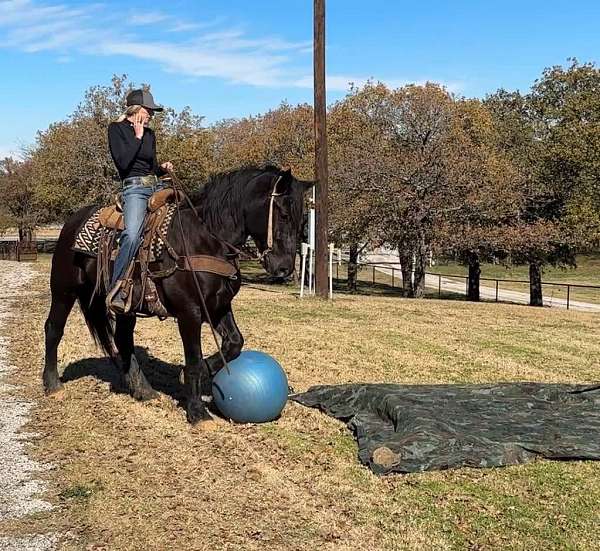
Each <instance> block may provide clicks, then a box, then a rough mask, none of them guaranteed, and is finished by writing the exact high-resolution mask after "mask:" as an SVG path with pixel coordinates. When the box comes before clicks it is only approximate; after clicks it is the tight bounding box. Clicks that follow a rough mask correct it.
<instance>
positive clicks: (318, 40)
mask: <svg viewBox="0 0 600 551" xmlns="http://www.w3.org/2000/svg"><path fill="white" fill-rule="evenodd" d="M314 19H315V22H314V91H315V104H314V114H315V177H316V180H317V183H316V205H315V210H316V228H315V291H316V294H317V296H320V297H322V298H327V297H328V294H329V285H328V281H327V279H328V278H327V275H328V274H327V268H328V261H327V253H328V249H329V238H328V216H327V212H328V198H327V195H328V183H327V111H326V103H327V98H326V93H325V0H314Z"/></svg>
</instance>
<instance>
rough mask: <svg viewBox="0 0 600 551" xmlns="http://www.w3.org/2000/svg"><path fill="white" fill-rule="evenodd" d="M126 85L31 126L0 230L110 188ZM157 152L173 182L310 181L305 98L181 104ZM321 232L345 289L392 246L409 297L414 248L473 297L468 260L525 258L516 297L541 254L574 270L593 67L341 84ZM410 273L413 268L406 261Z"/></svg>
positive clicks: (120, 81)
mask: <svg viewBox="0 0 600 551" xmlns="http://www.w3.org/2000/svg"><path fill="white" fill-rule="evenodd" d="M133 87H134V85H133V83H132V82H130V81H129V80H128V78H127V76H126V75H121V76H117V75H115V76H114V77H113V78H112V81H111V84H110V85H108V86H100V85H99V86H94V87H92V88H90V89H88V90H87V91H86V93H85V95H84V97H83V99H82V101H81V103H80V104H79V105H78V107H77V108H76V109H75V111H74V112H73V113H72V114H71V115H70V116H69V117H68V118H66V119H65V120H63V121H59V122H57V123H54V124H52V125H50V127H49V128H47V129H46V130H42V131H39V132H38V134H37V137H36V141H35V143H34V144H33V145H32V146H31V147H29V148H28V149H26V150H25V151H23V155H22V159H20V160H15V159H12V158H7V159H4V160H2V161H0V197H2V199H3V200H2V203H1V204H0V232H1V231H2V228H7V227H17V228H18V231H19V236H20V238H22V239H27V237H28V236H29V237H31V235H32V233H33V231H34V230H35V228H36V227H37V226H39V225H42V224H47V223H57V222H58V223H60V222H62V221H64V220H65V218H66V217H67V216H68V215H69V214H70V213H72V212H73V211H75V210H76V209H78V208H80V207H82V206H84V205H87V204H91V203H106V202H109V201H110V200H111V198H112V196H113V194H114V192H115V191H116V190H117V189H118V185H119V184H118V179H117V174H116V171H115V169H114V166H113V163H112V160H111V158H110V155H109V152H108V145H107V136H106V128H107V127H108V124H109V123H110V122H111V121H112V120H115V119H116V118H117V117H118V116H119V115H120V114H121V112H122V110H123V107H122V106H123V105H124V98H125V96H126V94H127V92H128V91H129V90H130V89H132V88H133ZM153 125H154V128H155V130H156V134H157V140H158V142H159V155H160V156H161V158H164V159H169V160H171V161H172V162H173V163H174V165H175V166H176V170H177V174H178V176H179V178H180V179H181V181H182V183H183V185H184V186H185V187H186V188H187V189H188V190H193V189H195V188H197V187H199V186H201V185H202V184H203V183H204V182H205V181H206V180H207V179H208V178H209V177H210V175H211V174H215V173H218V172H224V171H228V170H233V169H236V168H241V167H244V166H248V165H253V164H255V165H261V164H266V163H272V164H277V165H280V166H290V167H291V168H292V170H293V171H294V173H295V174H296V175H297V176H298V177H300V178H303V179H312V178H313V166H314V140H313V127H312V125H313V110H312V106H310V105H308V104H300V105H295V106H292V105H289V104H288V103H285V102H284V103H282V104H280V105H279V106H278V107H277V108H274V109H272V110H270V111H268V112H266V113H264V114H261V115H256V116H249V117H243V118H237V119H225V120H222V121H219V122H217V123H214V124H212V125H208V126H205V125H203V118H202V117H201V116H199V115H197V114H195V113H193V112H192V110H191V109H190V108H188V107H186V108H184V109H183V110H182V111H180V112H176V111H175V110H173V109H165V111H164V112H163V113H157V114H156V117H155V121H154V123H153ZM328 141H329V173H330V176H329V178H330V184H329V186H330V238H331V240H332V241H334V242H335V243H336V244H337V245H338V246H342V247H345V248H347V249H348V251H349V271H348V287H349V289H350V290H355V289H356V282H357V266H358V261H359V257H360V255H361V253H362V252H364V251H366V250H369V249H372V248H375V247H381V246H386V247H388V248H391V249H394V250H397V251H398V254H399V258H400V261H401V266H402V281H403V291H404V294H405V295H406V296H409V297H419V296H422V295H423V292H424V288H425V271H426V266H427V262H428V259H429V256H430V255H431V254H433V255H434V256H436V257H451V258H455V259H458V260H459V261H460V262H461V263H463V264H465V265H466V266H468V273H469V285H468V298H469V299H470V300H479V280H480V275H481V263H483V262H489V261H494V262H502V263H505V264H507V265H508V264H519V265H528V266H529V273H530V282H531V304H533V305H541V304H542V273H543V269H544V266H546V265H553V266H564V267H567V266H574V265H575V255H576V254H578V253H580V252H585V251H588V250H591V249H592V248H594V247H597V245H598V242H599V236H600V69H598V67H597V66H596V64H594V63H580V62H578V61H577V60H575V59H572V60H569V62H568V64H567V65H566V66H559V65H557V66H554V67H550V68H547V69H545V70H544V71H543V73H542V75H541V76H540V78H539V79H538V80H536V81H535V83H534V85H533V86H532V88H531V90H530V91H529V92H528V93H526V94H524V93H521V92H518V91H512V92H511V91H506V90H503V89H500V90H498V91H496V92H495V93H493V94H490V95H487V96H486V97H485V98H483V99H474V98H464V97H462V96H458V95H455V94H452V93H450V92H448V91H447V90H446V89H445V88H444V87H443V86H440V85H438V84H434V83H426V84H424V85H406V86H402V87H400V88H396V89H391V88H389V87H387V86H385V85H384V84H382V83H377V82H369V83H367V84H365V85H364V86H362V87H354V86H353V87H352V88H351V89H350V91H349V92H348V94H347V95H346V96H345V97H344V98H342V99H340V100H339V101H337V102H335V103H333V104H332V105H330V106H329V109H328ZM412 271H414V278H413V277H411V272H412Z"/></svg>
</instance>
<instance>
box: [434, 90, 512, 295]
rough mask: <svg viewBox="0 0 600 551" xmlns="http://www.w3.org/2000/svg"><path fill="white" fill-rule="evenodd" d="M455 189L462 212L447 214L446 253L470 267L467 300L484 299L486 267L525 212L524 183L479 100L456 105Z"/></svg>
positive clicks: (453, 136)
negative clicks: (482, 284) (518, 215)
mask: <svg viewBox="0 0 600 551" xmlns="http://www.w3.org/2000/svg"><path fill="white" fill-rule="evenodd" d="M450 142H451V146H450V148H451V152H452V153H451V156H450V158H451V163H450V164H449V166H448V180H449V182H450V183H449V186H451V187H452V188H453V193H454V196H456V197H460V205H459V207H460V208H455V209H450V210H449V211H448V212H447V217H446V220H445V221H444V223H445V228H446V232H445V235H444V237H443V238H442V239H441V242H442V245H443V249H444V252H447V253H448V252H449V253H452V254H454V255H456V256H458V258H459V259H460V260H461V261H462V262H463V263H464V264H466V265H467V266H468V268H469V278H468V290H467V298H468V299H469V300H473V301H479V299H480V289H479V288H480V276H481V262H482V261H491V260H492V259H495V258H496V257H497V256H498V246H499V242H498V239H499V237H500V236H501V235H503V234H504V232H501V231H499V229H500V228H503V229H506V228H508V227H511V225H514V224H515V216H516V213H518V212H519V210H520V209H521V208H522V195H521V187H522V178H521V174H520V172H519V171H518V169H517V168H516V167H515V166H514V165H513V163H512V161H511V159H510V158H509V156H508V155H507V154H506V153H505V152H504V151H503V150H502V148H501V147H500V144H499V143H498V137H497V133H496V130H495V127H494V122H493V119H492V115H491V113H490V112H489V110H488V109H487V108H486V106H485V105H484V104H483V103H482V102H480V101H479V100H467V99H461V100H458V101H456V103H455V110H454V116H453V124H452V126H451V140H450Z"/></svg>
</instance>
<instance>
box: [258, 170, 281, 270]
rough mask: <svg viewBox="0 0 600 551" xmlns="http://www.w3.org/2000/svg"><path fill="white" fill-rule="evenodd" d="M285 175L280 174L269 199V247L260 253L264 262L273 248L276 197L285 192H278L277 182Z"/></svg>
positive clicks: (259, 257)
mask: <svg viewBox="0 0 600 551" xmlns="http://www.w3.org/2000/svg"><path fill="white" fill-rule="evenodd" d="M281 178H283V176H282V175H281V174H280V175H279V176H278V177H277V180H275V185H274V186H273V191H272V192H271V199H270V200H269V222H268V224H267V248H266V249H265V250H264V251H262V252H261V253H259V255H258V259H259V260H260V262H261V263H262V262H264V259H265V257H266V256H267V255H268V254H269V253H270V252H272V250H273V205H274V204H275V197H280V196H281V195H283V193H277V184H279V182H280V181H281Z"/></svg>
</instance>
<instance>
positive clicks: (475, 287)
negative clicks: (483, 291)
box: [467, 253, 481, 302]
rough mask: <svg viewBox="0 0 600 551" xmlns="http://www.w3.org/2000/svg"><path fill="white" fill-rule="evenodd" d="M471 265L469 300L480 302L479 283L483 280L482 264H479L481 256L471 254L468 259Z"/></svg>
mask: <svg viewBox="0 0 600 551" xmlns="http://www.w3.org/2000/svg"><path fill="white" fill-rule="evenodd" d="M467 261H468V263H469V292H468V293H467V300H472V301H474V302H479V300H480V298H481V297H480V294H479V281H480V278H481V264H480V263H479V255H478V254H477V253H469V255H468V257H467Z"/></svg>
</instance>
